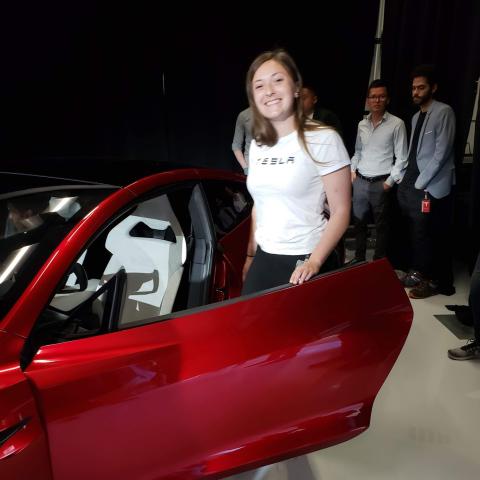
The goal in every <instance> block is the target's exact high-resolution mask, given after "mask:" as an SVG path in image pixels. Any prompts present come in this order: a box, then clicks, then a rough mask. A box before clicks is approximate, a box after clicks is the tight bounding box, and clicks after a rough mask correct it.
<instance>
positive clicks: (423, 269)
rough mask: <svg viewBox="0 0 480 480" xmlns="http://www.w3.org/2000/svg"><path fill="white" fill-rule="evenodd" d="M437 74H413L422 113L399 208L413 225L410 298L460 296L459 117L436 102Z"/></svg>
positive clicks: (422, 69) (420, 70)
mask: <svg viewBox="0 0 480 480" xmlns="http://www.w3.org/2000/svg"><path fill="white" fill-rule="evenodd" d="M436 91H437V80H436V76H435V71H434V68H433V66H431V65H421V66H419V67H417V68H416V69H415V70H414V71H413V73H412V99H413V102H414V104H415V105H418V106H419V107H420V110H419V111H418V112H417V113H416V114H415V115H414V116H413V118H412V134H411V139H410V147H409V151H408V164H407V167H406V169H405V174H404V176H403V180H402V181H401V183H400V185H399V188H398V194H397V195H398V203H399V206H400V210H401V213H402V215H403V217H404V219H405V220H406V223H407V226H408V233H409V240H410V249H411V254H412V255H411V257H412V258H411V262H410V264H411V270H410V271H409V273H408V274H407V276H406V277H405V278H404V280H403V283H404V285H405V286H406V287H413V288H412V289H411V290H410V292H409V296H410V297H411V298H426V297H429V296H431V295H435V294H438V293H440V294H444V295H452V294H453V293H455V288H454V286H453V272H452V246H451V228H452V214H453V205H452V186H453V185H454V184H455V163H454V151H453V144H454V139H455V114H454V112H453V110H452V108H451V107H450V106H449V105H446V104H445V103H442V102H439V101H437V100H434V98H433V95H434V93H435V92H436Z"/></svg>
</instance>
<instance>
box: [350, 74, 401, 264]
mask: <svg viewBox="0 0 480 480" xmlns="http://www.w3.org/2000/svg"><path fill="white" fill-rule="evenodd" d="M388 103H389V97H388V88H387V84H386V83H385V82H384V81H383V80H374V81H373V82H372V83H371V84H370V85H369V87H368V95H367V105H368V108H369V110H370V114H369V115H368V116H367V118H365V119H364V120H362V121H361V122H360V123H359V124H358V132H357V140H356V142H355V155H354V156H353V157H352V166H351V168H352V183H353V198H352V203H353V219H354V223H355V242H356V245H355V258H354V259H353V260H351V261H350V262H349V264H351V265H353V264H355V263H357V262H361V261H364V260H365V254H366V249H367V221H368V214H369V212H370V211H372V213H373V219H374V222H375V230H376V243H375V252H374V257H373V258H374V259H378V258H382V257H384V256H385V255H386V247H387V235H388V214H389V204H390V198H389V197H390V190H391V188H392V187H393V185H394V184H395V183H399V182H400V181H401V180H402V171H403V169H404V168H405V165H406V162H407V135H406V130H405V124H404V123H403V120H401V119H400V118H398V117H396V116H395V115H392V114H391V113H389V112H387V110H386V109H387V105H388Z"/></svg>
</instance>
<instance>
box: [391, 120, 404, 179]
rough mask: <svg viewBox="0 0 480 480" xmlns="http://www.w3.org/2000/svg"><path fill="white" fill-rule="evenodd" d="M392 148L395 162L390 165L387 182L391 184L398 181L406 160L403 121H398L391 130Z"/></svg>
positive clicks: (402, 173) (401, 175)
mask: <svg viewBox="0 0 480 480" xmlns="http://www.w3.org/2000/svg"><path fill="white" fill-rule="evenodd" d="M393 149H394V155H395V163H394V164H393V166H392V171H391V172H390V177H389V178H387V183H388V184H389V185H390V186H392V185H393V184H394V183H400V182H401V180H402V178H403V175H404V173H405V169H406V168H407V160H408V145H407V130H406V128H405V123H403V121H400V122H399V123H398V125H397V126H396V127H395V129H394V131H393Z"/></svg>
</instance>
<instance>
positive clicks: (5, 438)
mask: <svg viewBox="0 0 480 480" xmlns="http://www.w3.org/2000/svg"><path fill="white" fill-rule="evenodd" d="M23 341H24V339H22V338H20V337H16V336H12V335H9V334H8V333H6V332H4V331H0V367H1V369H0V477H1V478H4V479H12V480H13V479H17V478H18V479H21V478H35V479H37V478H38V479H39V480H50V479H51V478H52V475H51V469H50V456H49V452H48V445H47V438H46V435H45V431H44V427H43V425H42V422H41V418H40V415H39V412H38V409H37V405H36V401H35V398H34V396H33V393H32V390H31V387H30V385H29V383H28V381H27V379H26V377H25V375H24V373H23V372H22V371H21V369H20V366H19V362H18V353H17V352H18V349H19V348H21V345H23Z"/></svg>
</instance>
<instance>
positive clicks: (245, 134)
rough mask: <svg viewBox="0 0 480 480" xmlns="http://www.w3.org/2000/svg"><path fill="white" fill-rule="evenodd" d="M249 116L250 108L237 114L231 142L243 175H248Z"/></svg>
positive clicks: (250, 128) (250, 135) (250, 130)
mask: <svg viewBox="0 0 480 480" xmlns="http://www.w3.org/2000/svg"><path fill="white" fill-rule="evenodd" d="M251 116H252V112H251V110H250V108H246V109H245V110H242V111H241V112H240V113H239V114H238V117H237V121H236V123H235V133H234V135H233V142H232V150H233V154H234V155H235V158H236V159H237V161H238V163H239V164H240V166H241V167H242V168H243V171H244V173H245V175H246V174H247V173H248V150H249V149H250V144H251V143H252V125H251Z"/></svg>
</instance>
